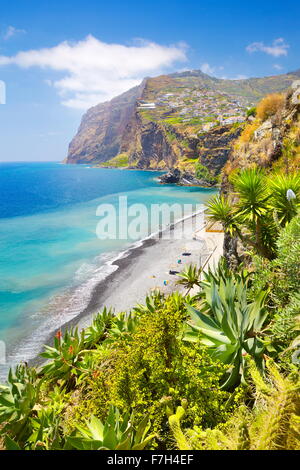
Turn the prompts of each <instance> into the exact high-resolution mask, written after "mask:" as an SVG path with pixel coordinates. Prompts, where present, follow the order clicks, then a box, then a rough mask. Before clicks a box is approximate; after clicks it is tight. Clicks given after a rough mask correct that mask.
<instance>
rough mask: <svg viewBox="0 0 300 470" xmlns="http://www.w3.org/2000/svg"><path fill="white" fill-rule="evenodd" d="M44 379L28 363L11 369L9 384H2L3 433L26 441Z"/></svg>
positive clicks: (0, 404) (0, 415)
mask: <svg viewBox="0 0 300 470" xmlns="http://www.w3.org/2000/svg"><path fill="white" fill-rule="evenodd" d="M41 383H42V381H41V380H38V379H37V375H36V372H35V371H34V370H33V369H31V368H28V367H27V366H26V365H23V364H22V365H19V366H17V368H16V369H15V370H12V369H10V371H9V374H8V385H6V386H4V385H2V386H0V423H4V425H3V427H2V428H1V434H6V433H8V434H9V435H10V436H11V437H13V438H15V439H17V440H18V441H25V440H26V438H27V437H28V435H29V434H30V432H31V425H30V417H31V415H32V412H33V409H34V407H35V405H36V402H37V400H38V396H39V391H40V386H41Z"/></svg>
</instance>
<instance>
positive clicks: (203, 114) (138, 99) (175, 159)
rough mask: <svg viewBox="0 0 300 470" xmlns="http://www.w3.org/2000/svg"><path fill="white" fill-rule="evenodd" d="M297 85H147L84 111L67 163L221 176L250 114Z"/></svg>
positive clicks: (171, 79) (198, 81) (177, 77)
mask: <svg viewBox="0 0 300 470" xmlns="http://www.w3.org/2000/svg"><path fill="white" fill-rule="evenodd" d="M295 78H297V75H296V74H295V75H293V74H288V75H280V76H277V77H267V78H265V79H250V80H238V81H229V80H218V79H215V78H212V77H209V76H207V75H205V74H203V73H202V72H199V71H192V72H184V73H179V74H173V75H163V76H160V77H155V78H149V79H145V80H144V81H143V83H142V84H141V85H140V86H138V87H136V88H133V89H132V90H129V91H128V92H126V93H124V94H122V95H120V96H119V97H117V98H114V99H113V100H111V101H110V102H107V103H103V104H99V105H97V106H95V107H93V108H91V109H90V110H88V111H87V113H86V114H85V115H84V116H83V119H82V122H81V125H80V128H79V130H78V133H77V135H76V136H75V137H74V139H73V140H72V142H71V143H70V146H69V152H68V157H67V159H66V162H67V163H93V164H100V165H101V164H103V163H104V164H107V165H108V166H109V164H110V160H111V159H113V158H115V157H117V159H118V157H121V158H120V161H122V166H124V162H126V163H127V166H129V167H136V168H146V169H165V168H174V167H178V168H179V169H181V170H182V169H185V170H188V171H193V168H194V166H195V162H197V161H199V162H200V163H201V164H202V165H204V166H206V167H207V168H208V169H209V171H210V172H211V173H212V174H213V175H216V174H218V173H219V171H220V170H221V168H222V167H223V166H224V164H225V163H226V161H227V160H228V158H229V157H230V153H231V148H232V142H233V141H234V140H235V139H236V137H237V136H238V135H239V133H240V131H241V130H240V128H239V127H238V123H239V122H241V121H243V120H244V119H245V108H246V107H247V106H248V105H251V104H254V103H255V102H256V101H257V100H258V99H259V98H260V97H262V96H263V95H264V94H265V93H268V92H269V91H280V90H282V89H284V88H287V87H288V86H289V85H290V84H291V83H292V81H293V80H294V79H295ZM236 126H237V127H236ZM117 161H118V160H117ZM114 166H115V162H114Z"/></svg>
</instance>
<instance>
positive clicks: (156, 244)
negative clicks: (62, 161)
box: [0, 207, 223, 382]
mask: <svg viewBox="0 0 300 470" xmlns="http://www.w3.org/2000/svg"><path fill="white" fill-rule="evenodd" d="M184 253H187V254H188V256H183V254H184ZM212 253H213V256H212V258H211V259H210V262H209V263H208V265H213V264H214V263H216V262H217V261H218V259H219V257H220V256H221V255H222V253H223V234H220V233H208V232H206V225H205V222H204V207H202V208H201V210H198V211H195V212H193V213H192V214H189V215H187V216H185V217H183V218H180V219H178V220H176V221H174V223H173V224H170V225H169V226H167V227H165V228H164V229H162V230H160V231H157V232H155V233H152V234H150V235H149V236H146V237H145V238H144V239H141V240H137V241H135V242H133V243H132V244H131V245H130V246H129V247H127V248H125V250H124V251H120V252H119V253H116V254H115V256H114V257H113V258H112V259H110V260H108V261H107V262H105V263H104V264H103V265H102V266H101V268H100V269H103V271H104V273H105V272H107V275H105V277H104V278H103V277H102V278H101V279H100V280H97V281H96V283H95V284H94V285H93V287H92V288H91V290H90V291H89V290H86V291H84V290H83V291H82V292H83V296H84V297H85V295H84V294H85V293H86V294H87V295H86V302H85V304H83V305H82V308H81V309H80V310H78V311H76V309H75V311H74V316H72V315H73V314H72V311H71V312H70V313H71V315H67V316H69V318H67V317H65V318H63V310H60V308H59V306H58V307H57V308H56V310H53V312H52V314H51V313H50V314H49V317H48V320H46V319H45V320H46V324H48V325H49V328H48V330H47V329H45V327H43V326H42V329H41V331H40V332H39V331H38V330H37V331H34V333H33V335H32V334H31V335H30V336H29V337H27V338H25V339H24V341H23V340H22V342H21V343H19V342H18V343H15V345H14V347H13V349H11V351H10V352H9V351H7V352H8V359H9V362H8V364H7V365H6V366H4V367H3V369H2V367H0V377H1V380H0V382H2V380H4V379H5V378H6V377H7V372H8V368H9V367H11V366H15V365H16V364H18V363H20V362H22V361H26V362H27V363H28V364H29V365H32V366H40V365H41V364H42V363H44V362H45V359H43V358H41V357H40V353H41V352H42V351H43V350H44V346H45V345H49V346H52V345H53V339H54V335H55V334H56V333H57V332H58V331H59V330H62V331H64V330H66V329H67V328H71V327H73V328H74V327H78V328H79V330H81V329H82V328H85V327H87V326H89V325H90V324H91V322H92V319H93V317H94V316H95V314H96V313H97V312H99V311H101V310H102V309H103V308H104V307H107V308H108V309H110V308H111V309H112V310H113V311H114V312H115V313H116V314H117V313H119V312H129V311H130V310H131V309H132V308H133V307H135V306H136V305H137V304H139V303H141V304H144V301H145V298H146V296H147V295H149V294H150V293H151V291H153V290H157V289H159V290H160V291H161V292H163V293H165V294H170V293H172V292H174V291H176V290H177V291H184V288H183V287H182V286H178V285H176V281H177V280H178V277H177V275H174V274H170V271H172V272H173V271H175V272H176V271H177V272H180V271H182V270H183V269H184V268H185V267H186V266H187V265H189V264H197V265H199V264H200V263H201V264H202V265H203V263H204V262H205V261H206V260H207V257H208V256H210V255H211V254H212ZM200 257H202V262H201V260H200ZM179 259H180V260H181V263H180V264H178V260H179ZM111 269H112V270H111ZM91 279H92V278H91ZM165 281H166V284H167V285H165ZM81 287H82V286H81ZM83 288H84V287H83ZM87 289H88V288H87ZM79 295H80V294H79ZM84 297H83V298H84ZM60 314H61V317H60ZM55 318H56V322H55V321H54V319H55ZM49 321H50V323H49ZM41 333H42V336H40V334H41Z"/></svg>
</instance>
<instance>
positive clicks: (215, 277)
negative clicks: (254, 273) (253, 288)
mask: <svg viewBox="0 0 300 470" xmlns="http://www.w3.org/2000/svg"><path fill="white" fill-rule="evenodd" d="M249 276H250V272H249V271H248V270H247V269H245V268H244V267H243V265H240V266H239V267H238V269H237V270H236V271H232V270H231V269H230V268H229V266H228V263H227V261H226V259H225V258H224V257H221V258H220V260H219V262H218V265H217V267H216V268H214V269H211V268H210V267H208V269H207V271H204V272H203V280H202V281H201V286H202V287H203V286H209V285H210V284H211V282H214V283H215V284H216V285H217V286H219V285H220V283H221V282H222V281H223V282H226V280H227V279H228V278H232V279H233V280H234V282H243V283H244V284H246V282H247V281H248V279H249Z"/></svg>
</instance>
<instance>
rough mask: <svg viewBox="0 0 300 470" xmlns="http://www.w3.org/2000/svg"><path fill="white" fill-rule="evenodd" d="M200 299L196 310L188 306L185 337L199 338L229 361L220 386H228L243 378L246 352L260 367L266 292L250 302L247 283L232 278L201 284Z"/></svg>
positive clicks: (220, 358) (262, 349) (220, 357)
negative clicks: (201, 293)
mask: <svg viewBox="0 0 300 470" xmlns="http://www.w3.org/2000/svg"><path fill="white" fill-rule="evenodd" d="M203 290H204V300H203V301H202V303H201V305H200V309H199V310H197V309H195V308H193V307H191V306H188V307H187V308H188V311H189V313H190V315H191V319H190V320H189V321H188V322H187V325H188V328H187V331H186V334H185V340H186V341H191V342H197V341H200V342H201V343H203V344H204V345H205V346H207V347H208V351H209V352H210V353H211V355H212V356H213V357H214V358H216V359H218V360H221V361H222V362H224V363H225V364H230V368H229V370H228V373H227V377H226V379H225V381H224V383H223V388H227V389H228V388H231V387H233V386H234V385H236V384H237V383H238V382H239V381H240V379H242V380H244V366H245V359H244V356H245V355H247V354H250V355H251V356H252V357H253V358H254V359H255V361H256V363H257V365H258V366H259V367H262V361H263V351H264V343H263V341H262V340H261V338H260V336H261V330H262V327H263V325H264V323H265V321H266V319H267V316H268V312H267V310H266V308H265V307H264V303H265V298H266V292H261V294H260V295H259V296H258V297H257V298H256V300H255V301H254V302H252V303H249V302H248V300H247V285H246V284H245V283H244V282H242V281H240V282H234V280H233V279H227V280H226V281H223V280H221V281H220V284H219V285H217V284H216V283H215V282H211V283H210V284H208V285H204V287H203Z"/></svg>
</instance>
